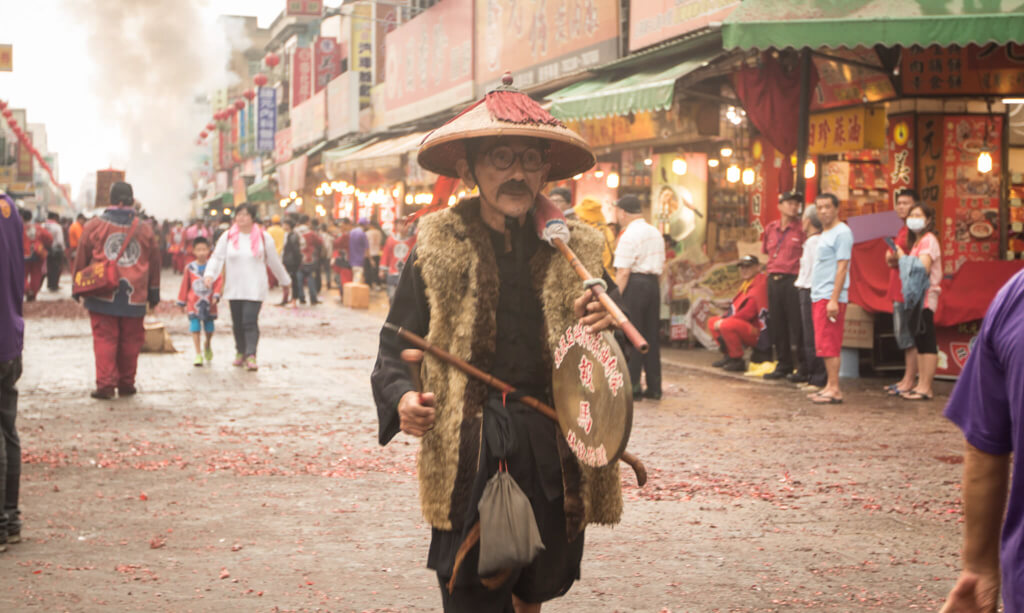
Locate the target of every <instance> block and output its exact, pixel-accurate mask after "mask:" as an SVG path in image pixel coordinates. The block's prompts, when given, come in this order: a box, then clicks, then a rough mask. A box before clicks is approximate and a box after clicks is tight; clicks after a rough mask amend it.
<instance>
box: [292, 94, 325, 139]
mask: <svg viewBox="0 0 1024 613" xmlns="http://www.w3.org/2000/svg"><path fill="white" fill-rule="evenodd" d="M326 97H327V92H323V91H321V92H317V93H315V94H313V97H311V98H310V99H309V100H306V101H305V102H303V103H302V104H300V105H298V106H296V107H293V108H292V113H291V118H292V148H293V149H298V148H300V147H304V146H306V145H309V144H311V143H315V142H317V141H319V140H322V139H323V137H324V125H325V123H326V122H325V120H326V117H325V114H326V111H327V105H326V104H325V102H324V101H325V99H326Z"/></svg>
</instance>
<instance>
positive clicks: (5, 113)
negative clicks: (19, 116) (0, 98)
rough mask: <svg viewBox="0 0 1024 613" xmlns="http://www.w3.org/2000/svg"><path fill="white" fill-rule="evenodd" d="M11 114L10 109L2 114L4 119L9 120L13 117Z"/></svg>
mask: <svg viewBox="0 0 1024 613" xmlns="http://www.w3.org/2000/svg"><path fill="white" fill-rule="evenodd" d="M13 114H14V113H12V112H11V109H4V113H3V115H4V117H6V118H8V119H10V118H11V115H13Z"/></svg>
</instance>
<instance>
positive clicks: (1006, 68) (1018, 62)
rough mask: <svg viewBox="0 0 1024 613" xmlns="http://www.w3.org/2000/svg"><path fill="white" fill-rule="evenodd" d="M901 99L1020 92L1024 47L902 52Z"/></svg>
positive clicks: (1010, 46)
mask: <svg viewBox="0 0 1024 613" xmlns="http://www.w3.org/2000/svg"><path fill="white" fill-rule="evenodd" d="M902 57H903V61H902V62H901V64H900V78H901V80H902V83H903V95H904V96H920V95H925V96H927V95H933V94H961V95H1001V94H1020V93H1021V92H1022V91H1024V45H1019V44H1009V45H996V44H995V43H992V44H988V45H984V46H981V47H979V46H978V45H967V46H966V47H928V48H927V49H920V50H916V51H915V50H914V48H913V47H908V48H905V49H904V50H903V55H902Z"/></svg>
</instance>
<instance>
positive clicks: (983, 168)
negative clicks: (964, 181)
mask: <svg viewBox="0 0 1024 613" xmlns="http://www.w3.org/2000/svg"><path fill="white" fill-rule="evenodd" d="M978 172H980V173H982V174H986V173H989V172H992V154H991V153H989V152H988V148H985V149H982V150H981V153H979V154H978Z"/></svg>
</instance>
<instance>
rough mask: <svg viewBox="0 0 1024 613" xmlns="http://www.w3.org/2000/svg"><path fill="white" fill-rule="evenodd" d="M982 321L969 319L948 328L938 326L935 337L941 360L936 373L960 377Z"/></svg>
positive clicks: (976, 339)
mask: <svg viewBox="0 0 1024 613" xmlns="http://www.w3.org/2000/svg"><path fill="white" fill-rule="evenodd" d="M980 330H981V322H980V321H969V322H967V323H962V324H959V325H956V326H950V327H947V328H936V329H935V338H936V341H937V343H938V350H939V355H938V358H939V362H938V365H937V368H936V369H935V374H936V375H939V376H946V377H959V376H960V373H961V372H963V369H964V365H965V364H967V358H968V357H970V355H971V351H972V350H973V349H974V345H975V343H976V342H977V341H978V332H979V331H980Z"/></svg>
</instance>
